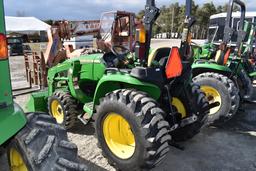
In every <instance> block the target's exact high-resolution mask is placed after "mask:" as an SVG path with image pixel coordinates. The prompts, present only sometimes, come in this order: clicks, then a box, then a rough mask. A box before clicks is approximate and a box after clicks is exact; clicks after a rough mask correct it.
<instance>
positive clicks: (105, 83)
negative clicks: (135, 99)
mask: <svg viewBox="0 0 256 171" xmlns="http://www.w3.org/2000/svg"><path fill="white" fill-rule="evenodd" d="M118 89H136V90H140V91H143V92H146V93H147V94H148V95H149V96H151V97H152V98H154V99H156V100H157V99H159V97H160V95H161V89H160V88H159V87H158V86H156V85H154V84H150V83H145V82H142V81H140V80H138V79H136V78H134V77H132V76H130V75H129V74H123V73H115V74H106V75H104V76H103V77H102V78H101V79H100V81H99V82H98V84H97V88H96V91H95V95H94V99H93V102H94V109H95V105H98V104H99V99H100V98H102V97H104V96H105V95H106V94H107V93H109V92H112V91H114V90H118Z"/></svg>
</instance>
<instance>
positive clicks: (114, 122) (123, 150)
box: [103, 113, 135, 159]
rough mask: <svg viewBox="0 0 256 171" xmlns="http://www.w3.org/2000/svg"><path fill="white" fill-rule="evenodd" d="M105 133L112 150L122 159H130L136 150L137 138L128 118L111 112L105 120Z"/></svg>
mask: <svg viewBox="0 0 256 171" xmlns="http://www.w3.org/2000/svg"><path fill="white" fill-rule="evenodd" d="M103 134H104V138H105V141H106V143H107V145H108V147H109V149H110V150H111V152H112V153H113V154H114V155H116V156H117V157H118V158H120V159H129V158H131V157H132V155H133V154H134V152H135V138H134V134H133V133H132V130H131V127H130V125H129V123H128V122H127V120H126V119H124V118H123V117H122V116H121V115H119V114H117V113H109V114H108V116H107V117H106V118H105V120H104V122H103Z"/></svg>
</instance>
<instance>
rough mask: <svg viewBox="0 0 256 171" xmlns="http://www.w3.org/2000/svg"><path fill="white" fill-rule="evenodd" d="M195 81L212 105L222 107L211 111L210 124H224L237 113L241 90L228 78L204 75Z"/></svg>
mask: <svg viewBox="0 0 256 171" xmlns="http://www.w3.org/2000/svg"><path fill="white" fill-rule="evenodd" d="M193 81H194V82H195V83H196V84H199V85H200V86H201V90H202V91H203V92H204V93H205V94H206V97H207V99H208V101H209V102H210V103H212V102H219V103H220V106H217V107H215V108H212V109H210V114H209V117H208V122H209V123H215V124H222V123H224V122H226V121H228V120H230V119H231V118H232V117H233V116H234V115H235V114H236V112H237V110H238V107H239V102H240V97H239V90H238V89H237V87H236V86H235V84H234V82H233V81H232V80H231V79H229V78H228V77H226V76H224V75H221V74H218V73H211V72H207V73H203V74H200V75H198V76H196V77H195V78H194V79H193Z"/></svg>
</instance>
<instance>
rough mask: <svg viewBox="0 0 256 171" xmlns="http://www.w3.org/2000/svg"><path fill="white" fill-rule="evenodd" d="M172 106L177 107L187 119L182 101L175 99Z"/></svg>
mask: <svg viewBox="0 0 256 171" xmlns="http://www.w3.org/2000/svg"><path fill="white" fill-rule="evenodd" d="M172 105H173V106H175V107H176V109H177V110H178V112H179V113H180V114H181V116H182V118H185V117H186V116H187V112H186V108H185V106H184V104H183V103H182V101H181V100H180V99H178V98H177V97H173V98H172Z"/></svg>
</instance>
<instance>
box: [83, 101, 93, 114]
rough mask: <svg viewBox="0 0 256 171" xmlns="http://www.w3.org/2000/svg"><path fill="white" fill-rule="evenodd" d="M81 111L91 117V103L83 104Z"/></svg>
mask: <svg viewBox="0 0 256 171" xmlns="http://www.w3.org/2000/svg"><path fill="white" fill-rule="evenodd" d="M83 109H84V111H85V113H87V114H88V115H90V116H92V114H93V102H90V103H85V104H84V107H83Z"/></svg>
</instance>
